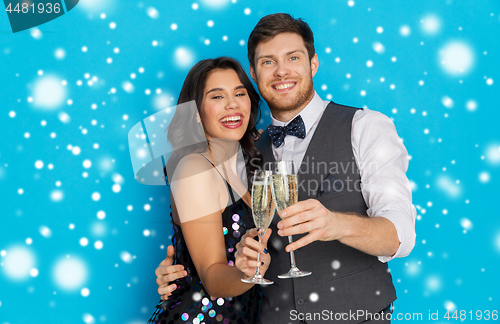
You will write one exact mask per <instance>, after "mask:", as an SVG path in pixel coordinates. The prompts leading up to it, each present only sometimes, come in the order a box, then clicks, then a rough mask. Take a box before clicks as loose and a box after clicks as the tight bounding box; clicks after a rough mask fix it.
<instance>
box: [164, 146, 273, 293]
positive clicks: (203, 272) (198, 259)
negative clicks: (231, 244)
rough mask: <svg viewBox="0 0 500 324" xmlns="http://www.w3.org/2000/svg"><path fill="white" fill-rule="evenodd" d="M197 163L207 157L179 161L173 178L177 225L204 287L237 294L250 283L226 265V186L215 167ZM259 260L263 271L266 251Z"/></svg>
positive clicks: (267, 259) (208, 290)
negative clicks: (224, 215) (224, 226)
mask: <svg viewBox="0 0 500 324" xmlns="http://www.w3.org/2000/svg"><path fill="white" fill-rule="evenodd" d="M200 158H201V159H203V157H201V156H200ZM200 163H203V164H202V165H203V166H204V165H206V164H207V161H206V160H199V159H198V158H197V157H193V158H189V159H186V160H185V161H182V165H181V168H180V169H179V177H176V179H174V181H173V182H172V193H173V196H174V200H175V205H176V209H177V212H178V215H179V221H180V226H181V228H182V233H183V235H184V239H185V241H186V244H187V247H188V250H189V254H190V255H191V258H192V260H193V262H194V265H195V267H196V270H197V271H198V274H199V276H200V278H201V280H202V282H203V285H204V286H205V289H206V291H207V292H208V293H209V294H210V295H211V296H212V297H234V296H238V295H241V294H243V293H244V292H245V291H247V290H248V289H250V288H251V287H252V286H253V285H252V284H247V283H244V282H242V281H241V279H242V278H246V276H245V275H244V274H243V273H242V272H241V271H239V270H238V269H237V268H236V267H234V266H229V265H228V261H227V258H226V247H225V242H224V233H223V226H222V211H223V210H224V209H225V207H226V204H227V201H228V193H227V187H226V185H225V182H224V181H223V180H222V178H221V177H220V175H219V173H218V172H217V171H216V170H215V169H213V168H211V167H210V168H208V169H206V170H203V168H200V166H199V164H200ZM262 262H264V263H265V267H264V269H263V270H264V271H265V269H267V265H268V264H269V262H270V257H269V255H265V256H264V255H263V258H262Z"/></svg>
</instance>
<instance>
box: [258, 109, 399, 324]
mask: <svg viewBox="0 0 500 324" xmlns="http://www.w3.org/2000/svg"><path fill="white" fill-rule="evenodd" d="M356 111H357V109H356V108H352V107H347V106H341V105H337V104H335V103H333V102H331V103H330V104H329V105H328V106H327V108H326V109H325V112H324V113H323V116H322V117H321V120H320V122H319V124H318V127H317V128H316V131H315V133H314V136H313V138H312V140H311V142H310V144H309V147H308V148H307V151H306V154H305V155H304V158H303V160H302V164H301V166H300V169H299V171H298V181H299V201H302V200H307V199H310V198H313V199H317V200H318V201H319V202H321V203H322V204H323V205H324V206H325V207H326V208H328V209H329V210H332V211H338V212H353V213H356V214H359V215H362V216H365V217H368V216H367V214H366V210H367V209H368V208H367V206H366V204H365V201H364V199H363V196H362V193H361V190H360V183H361V178H360V175H359V170H358V168H357V166H356V161H355V160H354V155H353V151H352V145H351V126H352V118H353V116H354V113H355V112H356ZM271 145H272V143H271V140H270V138H269V134H268V132H267V130H266V131H265V132H264V133H263V134H262V136H261V139H260V140H259V141H258V142H257V148H258V149H259V150H260V152H261V153H262V156H263V159H264V162H274V161H275V159H274V156H273V153H272V149H271ZM279 221H280V218H279V217H278V216H277V215H276V216H275V217H274V219H273V222H272V224H271V226H270V228H272V230H273V234H272V236H271V238H270V241H269V244H268V249H269V252H270V254H271V266H270V268H269V269H268V271H267V273H266V274H265V277H266V278H267V279H270V280H273V281H274V284H272V285H269V286H263V294H264V296H263V299H262V304H261V312H260V316H259V323H262V324H285V323H301V322H300V321H299V320H298V319H297V320H294V319H295V318H300V317H299V316H300V315H299V313H303V314H304V316H309V315H308V313H309V314H311V315H310V316H309V318H308V317H306V322H307V323H308V324H312V323H318V324H319V323H321V324H323V323H328V322H335V320H334V319H335V314H336V313H349V312H351V313H353V312H356V311H357V310H364V311H365V312H366V311H367V312H371V313H376V312H378V311H380V310H382V309H384V308H385V307H386V306H387V305H389V304H390V303H392V302H393V301H394V300H395V299H396V291H395V289H394V286H393V284H392V277H391V274H390V273H389V270H388V267H387V264H385V263H382V262H380V261H378V259H377V257H375V256H371V255H368V254H366V253H363V252H361V251H359V250H356V249H354V248H351V247H349V246H347V245H345V244H342V243H340V242H339V241H330V242H320V241H316V242H313V243H311V244H309V245H307V246H305V247H303V248H300V249H299V250H297V251H295V258H296V263H297V267H298V268H299V269H301V270H308V271H312V275H310V276H308V277H302V278H297V279H279V278H277V275H279V274H282V273H285V272H287V271H288V269H290V255H289V253H287V252H286V251H285V246H286V245H287V244H288V239H287V238H286V237H280V236H279V235H277V231H278V230H277V227H276V225H277V223H278V222H279ZM302 236H303V235H294V236H293V239H294V241H297V240H298V239H299V238H300V237H302ZM330 312H331V313H330ZM314 313H316V314H314ZM325 316H327V317H325ZM337 316H339V315H337ZM344 317H345V316H344ZM311 319H312V320H311ZM332 319H333V320H332ZM351 319H352V317H351ZM325 320H326V321H325ZM341 322H342V323H357V321H354V320H347V321H345V320H343V321H341Z"/></svg>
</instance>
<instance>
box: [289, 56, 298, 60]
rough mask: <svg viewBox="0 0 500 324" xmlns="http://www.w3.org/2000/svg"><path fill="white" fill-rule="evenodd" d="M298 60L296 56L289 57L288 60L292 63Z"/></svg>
mask: <svg viewBox="0 0 500 324" xmlns="http://www.w3.org/2000/svg"><path fill="white" fill-rule="evenodd" d="M298 59H299V57H298V56H292V57H290V60H292V61H296V60H298Z"/></svg>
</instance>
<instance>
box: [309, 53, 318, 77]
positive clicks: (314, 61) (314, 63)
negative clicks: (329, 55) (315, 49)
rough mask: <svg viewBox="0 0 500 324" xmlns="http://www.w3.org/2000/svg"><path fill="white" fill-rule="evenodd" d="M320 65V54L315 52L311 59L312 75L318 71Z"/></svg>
mask: <svg viewBox="0 0 500 324" xmlns="http://www.w3.org/2000/svg"><path fill="white" fill-rule="evenodd" d="M318 67H319V60H318V54H314V56H313V57H312V59H311V76H315V75H316V72H318Z"/></svg>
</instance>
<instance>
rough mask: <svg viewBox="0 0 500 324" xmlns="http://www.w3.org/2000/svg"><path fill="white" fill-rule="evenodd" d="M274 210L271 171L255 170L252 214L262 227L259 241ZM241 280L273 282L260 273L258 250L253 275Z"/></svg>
mask: <svg viewBox="0 0 500 324" xmlns="http://www.w3.org/2000/svg"><path fill="white" fill-rule="evenodd" d="M274 211H275V207H274V201H273V194H272V190H271V172H270V171H256V172H255V174H254V179H253V185H252V216H253V222H254V223H255V226H256V227H257V228H261V229H263V230H262V231H261V234H259V243H262V237H264V235H265V233H266V230H267V228H268V227H269V225H270V224H271V221H272V220H273V216H274ZM241 281H243V282H246V283H254V284H259V285H270V284H272V283H274V282H273V281H270V280H267V279H265V278H264V277H262V275H261V273H260V252H259V253H257V268H256V269H255V275H254V276H253V277H252V278H248V279H241Z"/></svg>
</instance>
